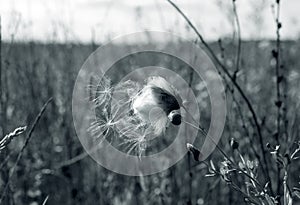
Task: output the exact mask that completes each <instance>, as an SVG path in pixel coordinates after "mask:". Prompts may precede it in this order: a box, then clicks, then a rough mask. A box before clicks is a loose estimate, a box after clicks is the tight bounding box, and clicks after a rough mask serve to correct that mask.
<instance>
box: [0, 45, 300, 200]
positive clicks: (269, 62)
mask: <svg viewBox="0 0 300 205" xmlns="http://www.w3.org/2000/svg"><path fill="white" fill-rule="evenodd" d="M210 45H211V46H212V48H213V50H214V51H215V53H216V54H217V56H218V57H219V58H220V60H221V61H222V62H224V64H225V65H226V66H227V67H228V68H229V72H230V73H231V74H233V73H234V70H235V66H234V65H235V56H236V55H235V50H236V47H235V45H233V44H232V43H231V41H228V42H227V41H224V42H222V48H224V49H225V50H222V49H221V48H220V46H219V43H218V42H214V43H210ZM118 46H119V47H120V49H123V48H124V47H125V46H126V45H118ZM281 46H282V52H281V59H282V61H281V64H282V66H280V73H281V74H280V79H281V81H280V89H281V98H280V101H281V103H282V105H280V113H281V119H280V122H281V123H280V130H281V131H280V133H278V132H277V128H278V127H277V110H278V102H277V99H276V74H275V64H276V62H275V59H274V55H273V56H272V50H273V49H274V48H275V42H273V41H248V42H246V41H245V42H243V44H242V52H241V66H240V71H239V72H238V75H237V80H236V81H237V82H238V83H239V85H240V86H241V88H242V89H243V91H244V93H245V94H246V96H247V97H248V98H249V100H250V102H251V105H252V106H253V109H254V110H255V113H256V114H257V116H258V123H259V126H260V129H261V135H262V140H263V144H261V141H260V138H259V136H258V134H257V131H256V127H255V125H254V121H253V118H252V116H251V113H250V112H249V109H248V107H247V104H246V103H245V101H244V100H243V99H242V98H241V96H240V94H239V93H238V92H237V91H236V90H234V86H233V85H232V83H230V82H229V81H225V85H226V94H227V120H226V125H225V130H224V132H223V135H222V138H221V141H220V142H219V146H220V147H221V148H222V149H223V151H224V152H225V153H227V155H228V156H230V158H231V159H232V160H234V161H236V162H237V164H238V166H239V167H240V168H241V169H242V170H245V172H247V173H248V174H250V175H252V177H254V178H255V179H257V181H259V183H260V184H261V185H262V186H265V185H266V183H267V182H268V178H267V176H269V179H271V183H269V184H268V185H267V186H265V191H266V192H264V190H261V188H259V186H258V185H257V184H256V183H255V182H253V181H252V180H251V179H250V178H247V176H245V175H244V174H243V173H240V172H238V171H234V170H230V166H227V165H226V163H224V156H222V154H220V152H219V151H218V150H215V151H214V153H213V154H212V156H210V157H209V159H207V160H206V163H199V162H196V161H194V160H193V158H192V157H191V155H190V154H188V155H186V157H184V158H183V159H182V160H181V161H180V162H179V163H177V164H176V165H175V166H173V167H171V168H170V169H168V170H167V171H164V172H161V173H158V174H154V175H151V176H145V177H129V176H123V175H119V174H116V173H113V172H111V171H109V170H106V169H105V168H103V167H101V166H100V165H98V164H97V163H96V162H94V161H93V160H92V159H91V158H90V157H89V156H86V155H85V154H82V153H85V151H84V150H83V147H82V145H81V144H80V143H79V140H78V138H77V136H76V133H75V130H74V126H73V121H72V107H71V106H72V93H73V86H74V83H75V80H76V76H77V74H78V71H79V69H80V68H81V66H82V64H83V63H84V61H85V59H86V58H87V57H88V56H89V55H90V54H91V53H92V52H93V51H94V50H95V49H96V48H97V45H79V44H40V43H34V42H32V43H4V44H3V45H2V76H1V77H2V78H1V80H2V84H1V90H2V108H3V109H2V113H1V118H2V119H1V129H2V130H1V133H2V134H3V136H4V135H5V134H7V133H9V132H11V131H13V130H14V129H15V128H16V127H19V126H25V125H27V126H28V129H29V128H30V126H31V125H32V123H33V121H34V119H35V116H36V115H37V114H38V112H39V110H40V109H41V107H42V106H43V104H44V103H45V102H46V101H47V99H48V98H50V97H53V101H52V102H51V103H50V104H49V105H48V107H47V109H46V110H45V113H44V114H43V116H42V117H41V119H40V121H39V122H38V124H37V125H36V127H35V131H34V132H33V134H32V137H31V139H30V141H29V143H28V145H27V146H26V149H25V150H24V152H23V153H22V158H21V159H20V160H19V163H18V164H17V165H16V167H15V170H14V172H13V174H12V176H11V177H9V176H10V173H11V170H12V167H14V163H15V161H16V159H17V157H18V154H19V152H20V150H21V149H22V146H23V143H24V142H25V137H26V135H25V134H21V135H20V136H18V137H15V138H14V139H13V140H12V141H11V142H10V143H9V144H8V145H7V147H6V148H5V149H4V150H2V151H1V153H0V159H1V160H0V162H1V163H0V164H1V179H0V190H1V192H0V194H1V195H2V202H3V203H4V204H31V205H35V204H42V203H43V201H44V200H45V198H46V197H47V196H49V198H48V200H47V204H72V205H73V204H210V205H212V204H243V203H246V202H245V197H246V198H248V202H249V201H251V200H254V202H253V201H252V203H254V204H255V201H258V202H261V201H263V202H264V204H272V203H273V202H272V200H271V197H273V198H274V199H275V198H276V200H277V201H281V204H284V201H285V200H289V199H290V197H292V198H293V199H294V203H295V204H297V203H300V200H299V198H298V199H297V194H298V197H299V191H298V192H297V187H298V189H299V187H300V185H299V182H300V178H299V177H300V175H299V167H300V162H299V160H297V159H295V160H292V159H291V156H292V153H293V152H294V151H295V150H296V149H297V146H298V147H299V146H300V145H299V144H298V145H297V144H295V143H294V142H298V143H299V140H300V138H299V122H300V116H299V109H300V103H299V102H300V90H299V88H300V69H299V67H300V60H299V54H300V43H299V42H298V41H284V42H282V43H281ZM112 55H113V53H112ZM222 56H223V58H222ZM147 60H148V61H150V62H151V61H152V60H154V59H147ZM156 60H157V59H156ZM145 61H146V60H145ZM129 63H130V62H129ZM169 63H170V64H168V63H165V64H164V65H165V66H166V67H174V66H173V65H172V62H169ZM116 69H117V70H122V64H120V67H119V68H116ZM174 69H175V70H174V71H175V72H181V70H180V69H182V68H178V67H177V68H176V67H175V68H174ZM114 75H115V77H116V78H118V75H121V74H114ZM182 75H186V76H185V77H186V78H188V73H186V74H184V72H183V74H182ZM199 83H200V82H199V81H198V80H197V78H195V80H194V81H193V84H192V87H193V88H194V90H195V93H196V95H197V96H196V97H197V99H201V100H202V101H206V100H208V97H207V96H204V97H203V96H201V95H203V92H204V91H203V92H202V91H201V89H198V90H197V85H199ZM198 88H199V86H198ZM232 90H234V92H233V91H232ZM203 98H204V99H203ZM276 102H277V103H276ZM207 106H208V107H209V105H207ZM200 112H201V121H202V122H203V123H204V125H205V126H206V127H207V126H208V125H209V123H207V122H209V120H210V109H209V108H206V107H203V108H202V109H201V107H200ZM1 138H2V137H1ZM231 138H234V139H235V140H236V142H237V143H238V144H239V146H238V150H236V149H234V148H233V146H232V145H233V144H232V143H231V144H230V143H229V141H230V139H231ZM200 141H201V140H200ZM200 141H199V142H198V141H197V142H196V143H195V146H196V147H197V146H200ZM267 143H270V147H271V148H269V149H268V148H267ZM276 145H280V149H279V150H278V151H277V150H273V149H272V147H275V146H276ZM261 147H263V148H264V149H265V150H266V151H265V153H263V151H262V150H261ZM271 152H272V153H271ZM7 156H9V158H7ZM77 156H79V157H77ZM276 156H277V157H276ZM298 156H299V154H298ZM74 157H75V160H72V159H74ZM76 157H77V158H76ZM241 157H242V159H241ZM263 157H265V158H266V161H264V160H263ZM6 158H7V159H6ZM243 160H245V162H243ZM280 160H281V161H283V162H281V161H280ZM276 161H277V162H276ZM265 162H267V164H265ZM247 166H248V167H247ZM266 167H268V172H267V173H266V174H263V172H264V170H266ZM213 169H216V170H217V171H218V174H217V173H214V170H213ZM212 172H213V173H212ZM208 173H211V174H210V175H214V176H210V177H208V176H206V174H208ZM284 176H286V177H287V180H285V179H286V178H284ZM8 179H9V180H10V181H9V186H8V188H7V189H4V187H5V185H6V184H7V181H8ZM253 183H254V184H256V185H255V186H254V185H253ZM285 183H286V184H287V185H285ZM234 186H236V187H234ZM294 187H296V188H294ZM238 188H240V190H238ZM293 188H294V189H293ZM4 190H5V191H4ZM287 190H289V191H287ZM241 191H242V192H241ZM243 192H244V193H246V195H248V196H246V195H245V196H243V195H242V193H243ZM266 193H268V196H270V198H268V197H267V195H266ZM249 196H251V197H249ZM276 196H277V197H276ZM268 199H269V200H268ZM274 204H275V203H274Z"/></svg>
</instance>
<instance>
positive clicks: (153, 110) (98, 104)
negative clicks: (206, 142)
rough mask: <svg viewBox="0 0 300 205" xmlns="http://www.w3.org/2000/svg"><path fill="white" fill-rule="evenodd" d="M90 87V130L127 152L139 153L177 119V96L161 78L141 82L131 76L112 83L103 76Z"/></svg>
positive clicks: (179, 100)
mask: <svg viewBox="0 0 300 205" xmlns="http://www.w3.org/2000/svg"><path fill="white" fill-rule="evenodd" d="M90 87H91V88H93V89H95V90H93V91H92V92H91V93H92V94H94V96H93V98H92V103H93V106H94V109H95V114H96V118H95V119H94V120H93V121H92V122H91V125H90V128H89V132H90V134H91V135H92V136H93V137H94V139H95V140H98V141H99V140H100V142H102V141H103V140H107V139H110V140H111V141H110V142H111V143H114V145H116V146H117V147H119V148H122V149H124V150H125V151H126V152H127V153H129V154H132V153H134V154H137V155H138V156H141V155H142V154H143V153H144V152H145V151H146V149H147V142H148V141H149V140H151V139H153V138H154V137H157V136H160V135H162V134H164V132H165V130H166V128H167V127H168V126H169V124H170V123H172V124H174V125H179V124H180V123H181V115H180V104H181V103H182V101H181V98H180V97H179V95H178V93H177V92H176V90H175V88H174V87H173V86H172V85H171V84H169V83H168V82H167V81H166V80H165V79H164V78H161V77H151V78H149V79H148V81H147V84H146V85H144V86H141V85H140V84H139V83H137V82H133V81H131V80H127V81H124V82H121V83H119V84H117V85H115V86H112V83H111V81H110V80H109V79H108V78H107V77H104V78H103V80H100V82H99V83H98V84H97V85H96V86H90Z"/></svg>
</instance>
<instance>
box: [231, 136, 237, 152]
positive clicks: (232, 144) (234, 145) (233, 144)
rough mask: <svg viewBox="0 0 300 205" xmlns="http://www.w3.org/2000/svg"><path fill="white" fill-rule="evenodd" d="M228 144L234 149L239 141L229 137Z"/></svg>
mask: <svg viewBox="0 0 300 205" xmlns="http://www.w3.org/2000/svg"><path fill="white" fill-rule="evenodd" d="M229 143H230V146H231V148H232V149H233V150H235V149H238V148H239V143H238V142H237V141H236V140H235V139H234V138H231V140H230V142H229Z"/></svg>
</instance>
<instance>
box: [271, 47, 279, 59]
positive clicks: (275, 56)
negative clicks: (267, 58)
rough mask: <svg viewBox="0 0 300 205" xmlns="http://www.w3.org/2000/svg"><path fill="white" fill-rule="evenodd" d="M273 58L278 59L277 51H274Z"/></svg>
mask: <svg viewBox="0 0 300 205" xmlns="http://www.w3.org/2000/svg"><path fill="white" fill-rule="evenodd" d="M272 56H273V57H274V58H277V57H278V52H277V51H275V50H274V49H273V50H272Z"/></svg>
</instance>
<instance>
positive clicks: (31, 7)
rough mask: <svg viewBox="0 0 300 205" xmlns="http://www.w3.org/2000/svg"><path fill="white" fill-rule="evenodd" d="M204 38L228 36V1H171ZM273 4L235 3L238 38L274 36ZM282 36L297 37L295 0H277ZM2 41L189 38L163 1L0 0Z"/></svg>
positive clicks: (263, 1)
mask: <svg viewBox="0 0 300 205" xmlns="http://www.w3.org/2000/svg"><path fill="white" fill-rule="evenodd" d="M175 2H177V3H178V5H179V6H180V7H181V8H182V9H183V10H184V11H185V13H186V14H187V15H188V16H189V17H190V18H191V19H192V21H193V22H194V23H195V24H196V25H197V27H198V28H199V30H200V31H201V32H202V33H203V35H204V36H205V38H206V39H209V40H215V39H218V38H222V37H232V35H233V31H234V24H233V19H232V5H231V0H177V1H175ZM274 2H275V0H255V1H254V0H237V7H238V13H239V16H240V22H241V26H242V37H243V38H244V39H249V38H252V39H253V38H254V39H257V38H274V36H275V23H274V18H273V17H274V14H273V13H272V7H271V5H272V3H274ZM281 2H282V7H281V18H282V22H283V29H282V31H281V32H282V37H283V38H288V39H298V38H299V36H300V22H299V21H300V17H299V8H300V1H299V0H281ZM0 13H1V21H2V33H3V38H4V39H5V40H9V39H10V38H11V34H15V38H16V39H18V40H39V41H49V40H55V41H62V42H65V41H79V42H89V41H91V40H92V39H94V40H96V41H98V42H103V41H106V40H108V39H111V38H114V37H117V36H120V35H122V34H126V33H133V32H136V31H142V30H146V29H147V30H159V31H171V32H175V33H177V34H180V35H184V36H185V37H189V36H191V37H193V35H194V34H193V33H192V32H191V31H189V30H187V28H186V23H185V21H184V20H183V19H182V18H181V16H179V15H178V13H177V12H176V11H175V10H174V8H172V7H171V6H170V5H169V4H168V3H167V2H166V1H165V0H0Z"/></svg>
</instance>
